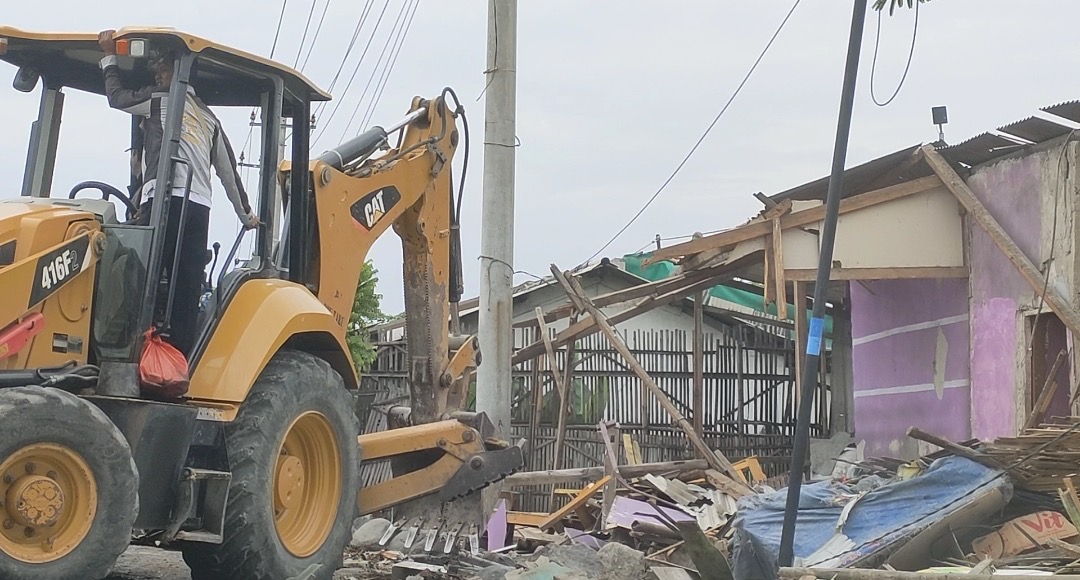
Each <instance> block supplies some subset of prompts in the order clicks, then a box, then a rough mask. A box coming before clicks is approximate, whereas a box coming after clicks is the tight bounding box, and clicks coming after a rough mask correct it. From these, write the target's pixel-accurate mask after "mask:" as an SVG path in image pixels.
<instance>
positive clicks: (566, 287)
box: [551, 264, 585, 312]
mask: <svg viewBox="0 0 1080 580" xmlns="http://www.w3.org/2000/svg"><path fill="white" fill-rule="evenodd" d="M551 273H552V274H553V275H554V276H555V279H556V280H558V281H559V285H561V286H562V287H563V292H566V293H567V297H569V298H570V303H571V304H573V305H574V308H575V309H576V310H577V311H578V312H584V309H585V306H584V305H582V303H581V299H580V298H578V297H577V295H575V294H574V293H573V292H572V291H571V289H570V281H569V280H567V279H566V274H563V272H562V271H561V270H559V269H558V268H556V267H555V264H552V265H551Z"/></svg>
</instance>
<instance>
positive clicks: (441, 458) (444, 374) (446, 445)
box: [290, 90, 522, 522]
mask: <svg viewBox="0 0 1080 580" xmlns="http://www.w3.org/2000/svg"><path fill="white" fill-rule="evenodd" d="M447 95H451V96H452V95H453V93H452V91H449V90H444V91H443V94H442V95H441V96H440V97H438V98H436V99H433V100H425V99H421V98H419V97H417V98H414V99H413V102H412V106H411V110H410V112H409V114H408V116H407V117H406V118H405V119H404V120H402V121H401V122H399V123H397V124H395V125H392V126H390V127H388V128H386V129H384V128H382V127H374V128H372V129H369V130H368V131H366V132H364V133H362V134H361V135H359V136H357V137H356V138H354V139H352V140H350V141H348V142H346V143H344V144H342V145H341V146H339V147H337V148H335V149H332V150H330V151H327V152H325V153H323V154H322V155H320V156H319V157H318V158H316V159H314V160H312V162H311V165H310V167H311V182H312V188H313V191H314V212H313V213H314V215H315V222H316V223H317V228H316V229H315V231H316V232H317V235H316V236H315V239H316V240H317V241H315V242H313V243H311V244H309V245H308V246H307V248H306V250H305V251H306V252H308V256H307V259H306V260H304V263H305V271H306V274H305V276H306V277H307V284H308V285H309V287H311V288H312V290H313V291H314V292H315V293H316V295H317V296H318V297H319V300H320V301H322V302H323V304H325V305H326V306H327V307H328V308H329V309H330V311H331V312H332V313H333V314H334V316H335V319H336V320H337V323H338V324H339V325H340V327H341V330H342V332H344V331H345V329H346V326H347V324H348V322H349V321H348V316H349V314H348V313H349V312H350V311H351V306H352V301H353V297H354V295H355V290H356V285H357V284H358V282H359V277H360V271H361V268H362V267H363V263H364V260H365V257H366V255H367V253H368V251H369V250H370V248H371V246H372V245H373V244H374V243H375V241H376V240H377V239H378V238H379V237H380V236H381V235H382V234H383V233H385V232H386V230H387V229H389V228H390V227H391V226H392V227H393V229H394V231H395V233H396V234H397V235H398V237H399V238H400V239H401V243H402V254H403V276H404V289H405V319H406V322H405V330H406V340H407V344H408V362H409V373H408V379H409V380H408V382H409V389H410V393H409V394H410V399H411V406H410V407H397V408H392V409H389V410H388V423H389V426H390V427H391V429H390V430H387V431H385V432H380V433H374V434H367V435H362V436H361V437H360V438H359V442H360V446H361V456H362V457H363V458H364V460H373V459H384V458H389V459H391V464H392V466H393V472H394V478H393V479H391V480H389V481H386V482H385V483H382V484H380V485H377V486H374V487H370V488H367V489H364V490H361V492H360V496H359V500H360V510H361V511H362V512H364V513H369V512H371V511H375V510H378V509H382V508H385V507H391V506H398V505H401V504H403V503H404V502H409V501H413V500H417V499H420V500H421V502H420V503H416V502H413V503H412V504H411V505H410V506H404V507H405V509H403V510H402V511H404V512H410V513H413V514H425V513H429V514H430V513H438V512H440V511H442V512H445V511H446V507H447V502H450V501H451V500H455V499H456V500H458V501H457V502H455V504H454V510H455V513H456V514H458V515H457V516H456V517H455V518H453V519H471V520H473V521H474V522H475V521H477V520H478V519H479V516H480V512H479V501H478V497H474V498H468V500H461V499H460V498H461V496H465V495H469V494H470V493H471V492H473V491H476V490H478V489H480V488H482V487H485V486H487V485H488V484H490V483H491V482H494V481H497V480H499V479H502V478H503V477H505V476H507V475H509V474H510V473H512V472H513V471H515V470H517V469H518V468H520V467H521V465H522V456H521V450H520V449H519V448H518V447H514V446H510V445H509V444H507V443H506V442H505V441H500V440H498V439H496V437H495V433H494V428H492V426H491V424H490V421H488V420H487V418H486V416H484V415H482V414H475V413H468V412H464V411H462V407H463V405H464V402H465V397H466V395H467V392H468V385H469V382H470V380H471V377H472V375H473V372H474V370H475V368H476V366H477V365H478V364H479V363H480V348H479V345H478V344H477V341H476V338H475V337H473V336H462V335H459V334H454V333H452V332H451V329H450V320H451V317H452V314H455V313H454V312H452V311H451V310H452V307H454V306H456V303H457V302H458V301H459V300H460V297H461V283H460V271H461V269H460V260H461V256H460V251H459V249H458V248H460V246H459V242H458V239H457V235H458V229H457V226H458V211H459V208H460V205H459V204H460V193H459V197H458V199H457V200H455V196H454V192H453V184H452V178H451V160H452V158H453V155H454V153H455V151H456V150H457V148H458V145H459V144H460V141H461V138H460V137H461V136H460V135H459V132H458V127H457V121H458V119H459V117H460V118H461V120H462V121H464V116H463V111H462V110H461V109H460V108H458V109H457V110H451V109H450V108H449V107H448V104H447V102H446V100H445V97H446V96H447ZM455 100H456V97H455ZM463 126H464V127H467V125H464V123H463ZM398 131H401V136H400V138H399V140H398V143H397V144H396V145H395V146H393V147H391V145H390V142H389V141H390V139H391V138H392V137H393V136H394V135H395V133H397V132H398ZM466 149H467V130H466ZM380 152H383V154H382V155H380V156H378V157H375V155H376V154H377V153H380ZM301 202H302V201H300V200H297V199H291V200H290V203H301ZM455 202H457V203H455ZM345 224H348V226H347V227H343V226H345ZM343 253H346V254H347V255H350V256H352V258H351V259H344V258H343V256H342V254H343ZM290 263H292V262H291V261H290ZM439 490H441V492H440V493H438V494H435V493H434V492H436V491H439ZM463 503H468V504H469V505H470V507H468V508H463V507H462V505H463ZM433 504H434V505H433ZM443 516H444V518H445V519H451V518H450V517H448V516H446V514H445V513H443Z"/></svg>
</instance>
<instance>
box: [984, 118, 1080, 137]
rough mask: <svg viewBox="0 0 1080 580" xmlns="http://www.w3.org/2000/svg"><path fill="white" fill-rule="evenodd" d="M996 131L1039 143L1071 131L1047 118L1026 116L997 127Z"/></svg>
mask: <svg viewBox="0 0 1080 580" xmlns="http://www.w3.org/2000/svg"><path fill="white" fill-rule="evenodd" d="M998 131H1001V132H1002V133H1008V134H1009V135H1013V136H1015V137H1019V138H1021V139H1023V140H1025V141H1031V142H1032V143H1041V142H1043V141H1049V140H1050V139H1054V138H1056V137H1061V136H1062V135H1065V134H1067V133H1068V132H1069V131H1071V129H1069V128H1068V127H1066V126H1064V125H1059V124H1057V123H1055V122H1053V121H1051V120H1049V119H1043V118H1042V117H1028V118H1027V119H1024V120H1022V121H1017V122H1015V123H1010V124H1008V125H1005V126H1004V127H999V128H998Z"/></svg>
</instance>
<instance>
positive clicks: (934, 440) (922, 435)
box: [907, 427, 1004, 469]
mask: <svg viewBox="0 0 1080 580" xmlns="http://www.w3.org/2000/svg"><path fill="white" fill-rule="evenodd" d="M907 435H908V437H911V438H913V439H918V440H919V441H925V442H927V443H929V444H931V445H937V446H938V447H940V448H942V449H944V450H946V451H948V452H950V453H952V454H953V455H959V456H960V457H964V458H967V459H970V460H972V461H974V462H975V463H981V464H982V465H985V466H987V467H990V468H992V469H1004V466H1003V465H1002V464H1001V463H1000V462H999V461H998V460H996V459H994V458H993V457H988V456H986V455H983V454H982V453H979V452H978V451H975V450H974V449H971V448H970V447H964V446H963V445H958V444H956V443H953V442H952V441H949V440H948V439H942V438H941V437H938V436H937V435H932V434H930V433H927V432H926V431H923V430H922V429H919V428H918V427H911V428H909V429H908V430H907Z"/></svg>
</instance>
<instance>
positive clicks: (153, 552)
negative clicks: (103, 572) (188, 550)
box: [108, 546, 191, 580]
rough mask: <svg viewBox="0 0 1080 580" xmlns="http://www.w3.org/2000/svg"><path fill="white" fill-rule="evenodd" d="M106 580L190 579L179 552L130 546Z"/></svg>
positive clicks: (189, 573)
mask: <svg viewBox="0 0 1080 580" xmlns="http://www.w3.org/2000/svg"><path fill="white" fill-rule="evenodd" d="M108 580H191V572H190V571H189V570H188V567H187V566H186V565H185V564H184V558H183V557H182V556H180V552H174V551H171V550H160V549H157V548H149V547H146V546H131V547H130V548H128V550H127V551H126V552H124V554H123V555H122V556H120V560H119V561H118V562H117V563H116V566H115V567H114V568H113V573H112V574H111V575H110V576H109V578H108Z"/></svg>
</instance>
